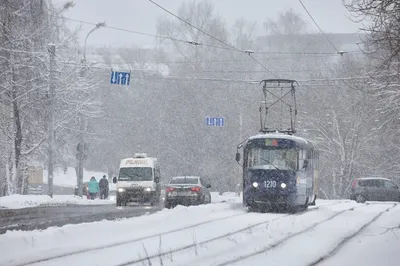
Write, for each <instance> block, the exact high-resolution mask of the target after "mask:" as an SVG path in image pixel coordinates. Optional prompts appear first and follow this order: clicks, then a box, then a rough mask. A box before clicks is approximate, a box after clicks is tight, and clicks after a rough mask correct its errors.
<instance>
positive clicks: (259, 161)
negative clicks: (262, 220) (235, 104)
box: [236, 80, 319, 212]
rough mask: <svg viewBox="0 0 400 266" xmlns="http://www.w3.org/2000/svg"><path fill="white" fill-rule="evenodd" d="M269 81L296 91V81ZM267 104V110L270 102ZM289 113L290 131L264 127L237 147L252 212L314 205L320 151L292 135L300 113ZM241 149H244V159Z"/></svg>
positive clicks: (245, 198) (289, 209)
mask: <svg viewBox="0 0 400 266" xmlns="http://www.w3.org/2000/svg"><path fill="white" fill-rule="evenodd" d="M268 82H270V83H279V84H278V85H281V84H282V83H283V84H290V85H291V86H290V87H289V88H290V91H291V90H294V86H293V84H294V83H295V81H293V80H266V81H265V83H268ZM265 89H266V85H264V90H265ZM264 95H266V93H265V92H264ZM292 96H293V99H294V100H295V97H294V94H293V95H292ZM264 102H265V104H266V106H265V109H266V110H267V111H268V110H269V109H270V108H269V107H268V106H267V101H266V100H265V101H264ZM286 103H288V101H286ZM294 106H295V105H294ZM289 110H290V112H291V113H290V121H291V127H290V128H289V129H288V130H281V129H275V130H272V129H268V128H266V127H264V128H262V129H261V130H260V131H261V132H260V133H259V134H257V135H254V136H251V137H249V138H247V139H246V140H245V141H243V142H242V143H240V144H239V145H238V147H237V149H238V150H237V153H236V161H237V162H238V163H239V164H240V162H241V161H242V164H241V166H242V169H243V176H242V189H243V204H244V206H246V207H248V208H249V210H250V211H268V210H278V211H279V210H288V211H289V212H297V211H303V210H306V209H307V208H308V206H309V205H315V200H316V199H317V196H318V190H319V152H318V150H317V149H316V148H315V147H314V145H313V143H312V142H311V141H309V140H307V139H305V138H302V137H298V136H294V135H293V134H294V133H295V128H294V119H295V114H296V113H297V111H296V110H295V109H292V108H291V107H290V108H289ZM266 113H267V112H266ZM261 124H262V123H261ZM239 149H243V153H242V154H243V158H242V160H241V153H240V152H239Z"/></svg>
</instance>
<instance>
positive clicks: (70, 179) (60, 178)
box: [43, 167, 115, 190]
mask: <svg viewBox="0 0 400 266" xmlns="http://www.w3.org/2000/svg"><path fill="white" fill-rule="evenodd" d="M103 175H107V173H103V172H97V171H90V170H86V169H84V170H83V182H89V181H90V178H91V177H92V176H94V177H95V178H96V179H97V181H99V180H100V179H101V178H102V177H103ZM111 179H112V177H110V180H111ZM53 182H54V185H58V186H66V187H75V186H76V171H75V168H73V167H68V168H67V170H66V171H65V172H64V170H63V169H61V168H56V169H55V170H54V181H53ZM43 183H45V184H47V170H44V171H43ZM110 190H115V184H113V183H112V182H110Z"/></svg>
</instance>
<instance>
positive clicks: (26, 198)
mask: <svg viewBox="0 0 400 266" xmlns="http://www.w3.org/2000/svg"><path fill="white" fill-rule="evenodd" d="M109 204H115V200H100V199H95V200H88V199H86V198H80V197H77V196H73V195H54V196H53V198H50V197H49V196H45V195H11V196H5V197H0V209H22V208H29V207H45V206H65V205H109Z"/></svg>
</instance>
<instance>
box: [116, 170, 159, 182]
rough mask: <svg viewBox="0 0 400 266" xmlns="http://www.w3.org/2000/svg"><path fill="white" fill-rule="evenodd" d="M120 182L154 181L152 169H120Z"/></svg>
mask: <svg viewBox="0 0 400 266" xmlns="http://www.w3.org/2000/svg"><path fill="white" fill-rule="evenodd" d="M118 180H120V181H153V171H152V168H151V167H126V168H120V169H119V176H118Z"/></svg>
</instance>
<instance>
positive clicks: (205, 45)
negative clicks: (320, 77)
mask: <svg viewBox="0 0 400 266" xmlns="http://www.w3.org/2000/svg"><path fill="white" fill-rule="evenodd" d="M50 16H53V17H57V18H61V19H65V20H68V21H72V22H77V23H82V24H87V25H92V26H96V25H97V23H94V22H89V21H84V20H78V19H73V18H67V17H64V16H57V15H51V14H50ZM102 27H103V28H107V29H111V30H116V31H122V32H128V33H132V34H138V35H143V36H148V37H153V38H158V39H165V40H171V41H177V42H181V43H186V44H191V45H195V46H204V47H210V48H216V49H222V50H230V51H236V52H241V53H247V52H246V51H242V50H240V49H237V48H235V47H234V48H232V47H233V46H231V45H229V47H222V46H216V45H212V44H206V43H200V42H196V41H186V40H182V39H177V38H173V37H169V36H162V35H156V34H151V33H145V32H140V31H134V30H129V29H124V28H118V27H113V26H108V25H105V26H102ZM351 52H352V53H358V52H360V51H351ZM351 52H348V53H351ZM251 53H252V54H275V55H337V53H330V52H282V51H252V52H251Z"/></svg>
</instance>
